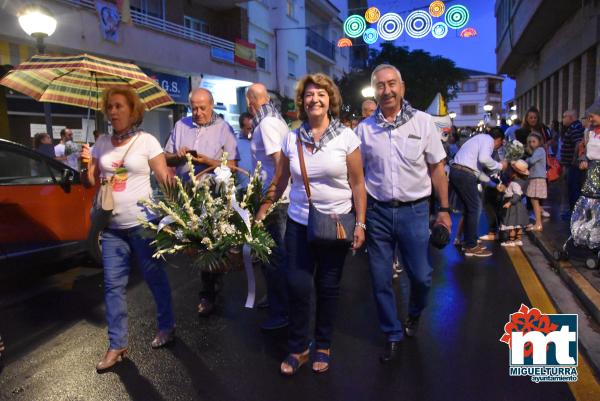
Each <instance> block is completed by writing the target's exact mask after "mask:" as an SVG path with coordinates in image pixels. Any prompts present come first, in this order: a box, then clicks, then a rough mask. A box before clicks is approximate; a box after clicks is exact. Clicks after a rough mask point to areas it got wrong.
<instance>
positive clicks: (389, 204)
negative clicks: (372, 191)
mask: <svg viewBox="0 0 600 401" xmlns="http://www.w3.org/2000/svg"><path fill="white" fill-rule="evenodd" d="M368 198H369V200H371V201H372V202H375V203H378V204H380V205H383V206H387V207H392V208H397V207H404V206H412V205H416V204H417V203H421V202H424V201H426V200H429V196H425V197H423V198H420V199H416V200H413V201H406V202H404V201H400V200H392V201H389V202H382V201H378V200H377V199H375V198H373V197H372V196H371V195H369V196H368Z"/></svg>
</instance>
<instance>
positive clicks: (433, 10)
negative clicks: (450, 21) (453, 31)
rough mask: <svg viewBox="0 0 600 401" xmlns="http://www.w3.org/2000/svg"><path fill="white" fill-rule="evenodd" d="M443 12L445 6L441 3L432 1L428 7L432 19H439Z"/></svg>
mask: <svg viewBox="0 0 600 401" xmlns="http://www.w3.org/2000/svg"><path fill="white" fill-rule="evenodd" d="M445 10H446V5H445V4H444V2H443V1H432V2H431V4H430V5H429V14H431V16H432V17H440V16H441V15H442V14H444V11H445Z"/></svg>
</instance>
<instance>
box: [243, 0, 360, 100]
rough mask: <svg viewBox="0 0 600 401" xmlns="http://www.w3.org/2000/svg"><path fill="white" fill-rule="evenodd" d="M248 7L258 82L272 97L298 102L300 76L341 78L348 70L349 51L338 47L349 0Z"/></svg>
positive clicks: (279, 1)
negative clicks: (314, 75)
mask: <svg viewBox="0 0 600 401" xmlns="http://www.w3.org/2000/svg"><path fill="white" fill-rule="evenodd" d="M246 7H247V10H248V19H249V28H248V37H249V40H250V42H252V43H255V44H256V60H257V69H258V80H259V82H262V83H264V84H265V85H266V87H267V89H268V90H269V91H270V92H271V93H274V94H278V95H280V96H281V97H286V98H288V99H293V98H294V88H295V85H296V82H297V80H298V78H300V77H301V76H303V75H305V74H307V73H315V72H323V73H325V74H328V75H331V76H333V77H341V76H342V75H343V73H344V72H346V71H349V68H350V59H349V58H350V55H349V49H348V48H341V49H340V48H338V47H337V46H336V43H337V40H338V39H339V38H341V37H342V35H343V31H342V19H343V18H346V16H347V14H348V7H347V1H328V0H261V1H249V2H247V3H246ZM280 100H281V99H280Z"/></svg>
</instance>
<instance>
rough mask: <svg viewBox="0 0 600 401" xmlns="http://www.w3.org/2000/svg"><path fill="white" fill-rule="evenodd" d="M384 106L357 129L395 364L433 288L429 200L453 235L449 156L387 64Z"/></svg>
mask: <svg viewBox="0 0 600 401" xmlns="http://www.w3.org/2000/svg"><path fill="white" fill-rule="evenodd" d="M371 86H373V89H375V98H376V99H377V103H378V104H379V107H378V108H377V110H376V111H375V113H374V114H373V115H372V116H371V117H369V118H367V119H365V120H364V121H363V122H362V123H360V124H359V125H358V127H357V128H356V134H357V135H358V137H359V138H360V139H361V142H362V144H361V153H362V158H363V163H364V167H365V182H366V187H367V192H368V206H367V221H366V223H367V249H368V253H369V262H370V265H371V279H372V281H373V292H374V294H375V300H376V302H377V312H378V315H379V322H380V327H381V330H382V331H383V332H384V333H385V334H386V336H387V344H386V347H385V351H384V353H383V354H382V355H381V357H380V360H381V362H382V363H386V362H390V361H392V360H393V359H396V358H397V356H398V353H399V349H400V342H401V341H402V339H403V337H404V334H405V333H406V335H408V336H414V335H415V334H416V331H417V327H418V321H419V316H420V315H421V312H422V311H423V309H424V308H425V306H426V303H427V296H428V293H429V289H430V288H431V273H432V267H431V264H430V263H429V260H428V243H429V198H430V197H431V193H432V186H433V188H434V189H435V193H436V195H437V198H438V200H439V204H440V206H441V207H440V209H439V211H438V216H437V223H438V224H443V225H444V226H446V228H447V229H448V231H450V229H451V226H452V223H451V220H450V215H449V213H448V212H449V206H448V181H447V179H446V175H445V171H444V163H445V158H446V152H445V151H444V147H443V145H442V141H441V136H440V132H439V130H438V129H437V128H436V126H435V124H434V123H433V119H432V118H431V116H430V115H429V114H426V113H423V112H421V111H418V110H416V109H414V108H413V107H412V106H411V105H410V104H409V103H408V102H407V101H406V100H405V99H404V92H405V86H404V82H403V81H402V76H401V75H400V71H398V70H397V69H396V68H395V67H393V66H391V65H388V64H382V65H379V66H377V67H376V68H375V70H374V71H373V73H372V75H371ZM396 246H398V248H399V250H400V255H401V257H402V261H403V266H404V267H405V269H406V270H407V273H408V277H409V279H410V282H411V294H410V302H409V316H408V319H407V320H406V323H405V327H404V330H403V327H402V323H400V320H399V319H398V312H397V310H396V300H395V295H394V290H393V286H392V271H391V270H392V256H393V253H394V248H395V247H396Z"/></svg>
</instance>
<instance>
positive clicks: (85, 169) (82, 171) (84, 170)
mask: <svg viewBox="0 0 600 401" xmlns="http://www.w3.org/2000/svg"><path fill="white" fill-rule="evenodd" d="M87 172H88V168H87V167H84V168H82V169H81V170H80V171H79V173H80V174H87Z"/></svg>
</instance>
